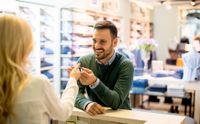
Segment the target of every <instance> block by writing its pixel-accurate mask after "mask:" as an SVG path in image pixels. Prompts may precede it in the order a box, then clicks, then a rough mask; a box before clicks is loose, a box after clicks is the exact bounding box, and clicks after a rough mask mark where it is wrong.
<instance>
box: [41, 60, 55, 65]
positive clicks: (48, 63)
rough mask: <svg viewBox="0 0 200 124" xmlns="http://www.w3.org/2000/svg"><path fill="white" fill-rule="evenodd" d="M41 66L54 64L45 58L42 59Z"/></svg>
mask: <svg viewBox="0 0 200 124" xmlns="http://www.w3.org/2000/svg"><path fill="white" fill-rule="evenodd" d="M40 66H41V67H46V66H53V64H52V63H50V62H47V61H45V60H42V61H40Z"/></svg>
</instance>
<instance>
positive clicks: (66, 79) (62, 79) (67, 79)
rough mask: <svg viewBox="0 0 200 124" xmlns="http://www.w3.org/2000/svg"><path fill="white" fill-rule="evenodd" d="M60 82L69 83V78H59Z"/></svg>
mask: <svg viewBox="0 0 200 124" xmlns="http://www.w3.org/2000/svg"><path fill="white" fill-rule="evenodd" d="M61 81H69V78H66V77H61Z"/></svg>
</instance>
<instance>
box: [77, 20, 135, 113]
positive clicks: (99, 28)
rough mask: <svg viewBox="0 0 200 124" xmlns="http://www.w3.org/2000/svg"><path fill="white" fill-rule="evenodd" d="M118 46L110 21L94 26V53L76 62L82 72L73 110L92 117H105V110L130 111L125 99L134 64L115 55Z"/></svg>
mask: <svg viewBox="0 0 200 124" xmlns="http://www.w3.org/2000/svg"><path fill="white" fill-rule="evenodd" d="M117 43H118V38H117V28H116V26H115V25H114V24H113V23H112V22H111V21H100V22H98V23H96V24H95V26H94V34H93V50H94V53H92V54H89V55H86V56H83V57H81V58H80V59H79V62H80V63H81V67H82V68H81V77H80V80H79V83H78V84H79V94H78V97H77V99H76V104H75V106H76V107H78V108H80V109H82V110H84V111H86V112H87V113H88V114H90V115H91V116H94V115H97V114H102V113H104V106H105V107H111V108H112V109H118V108H120V109H131V106H130V102H129V98H128V95H129V90H130V88H131V82H132V80H133V64H132V62H131V61H129V60H128V59H127V58H126V57H125V56H123V55H122V54H120V53H118V52H116V51H115V49H114V48H115V47H116V46H117ZM86 96H87V97H86Z"/></svg>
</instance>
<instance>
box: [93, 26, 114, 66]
mask: <svg viewBox="0 0 200 124" xmlns="http://www.w3.org/2000/svg"><path fill="white" fill-rule="evenodd" d="M116 45H117V38H114V39H113V38H112V36H111V33H110V30H109V29H98V30H95V31H94V34H93V50H94V53H95V56H96V59H97V60H99V61H101V62H103V63H104V62H107V61H108V60H109V59H110V58H111V56H112V54H113V51H114V47H115V46H116Z"/></svg>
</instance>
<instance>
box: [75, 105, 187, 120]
mask: <svg viewBox="0 0 200 124" xmlns="http://www.w3.org/2000/svg"><path fill="white" fill-rule="evenodd" d="M72 117H73V118H74V117H75V118H76V119H75V120H76V124H186V122H185V116H180V115H174V114H160V113H156V112H152V111H145V110H138V109H133V110H111V109H107V110H106V112H105V114H101V115H97V116H93V117H92V116H90V115H88V114H87V113H86V112H84V111H82V110H80V109H77V108H74V110H73V113H72Z"/></svg>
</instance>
